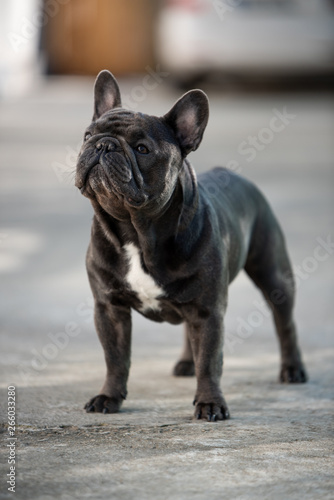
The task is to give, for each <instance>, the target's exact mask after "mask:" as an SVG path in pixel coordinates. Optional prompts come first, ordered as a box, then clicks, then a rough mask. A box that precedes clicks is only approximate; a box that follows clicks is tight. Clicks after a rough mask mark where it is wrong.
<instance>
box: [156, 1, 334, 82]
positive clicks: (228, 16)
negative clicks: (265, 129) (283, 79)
mask: <svg viewBox="0 0 334 500" xmlns="http://www.w3.org/2000/svg"><path fill="white" fill-rule="evenodd" d="M157 39H158V44H157V45H158V46H157V57H158V60H159V62H161V64H162V65H163V66H164V68H166V69H168V70H169V71H170V72H172V73H173V74H174V75H175V76H176V77H177V76H179V77H180V79H186V78H191V76H196V75H200V74H205V73H208V72H213V71H216V70H219V71H225V72H226V73H232V74H235V73H240V72H242V73H252V74H256V73H264V72H265V73H268V74H269V73H270V74H271V75H273V74H279V73H282V72H283V73H284V74H294V75H297V74H299V75H303V74H306V73H307V74H310V73H312V72H313V73H315V74H331V75H333V72H334V4H333V2H332V1H331V0H165V1H164V3H163V8H162V9H161V13H160V19H159V23H158V31H157Z"/></svg>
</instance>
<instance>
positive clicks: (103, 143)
mask: <svg viewBox="0 0 334 500" xmlns="http://www.w3.org/2000/svg"><path fill="white" fill-rule="evenodd" d="M95 147H96V149H98V150H100V151H102V150H104V151H115V150H116V148H117V144H116V142H115V140H114V139H111V138H109V137H104V138H103V139H100V140H99V141H97V143H96V146H95Z"/></svg>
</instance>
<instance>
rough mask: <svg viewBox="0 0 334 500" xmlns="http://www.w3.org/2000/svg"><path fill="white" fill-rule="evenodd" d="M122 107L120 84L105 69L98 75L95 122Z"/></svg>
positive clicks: (95, 90) (95, 87)
mask: <svg viewBox="0 0 334 500" xmlns="http://www.w3.org/2000/svg"><path fill="white" fill-rule="evenodd" d="M121 106H122V103H121V93H120V90H119V87H118V83H117V81H116V79H115V77H114V76H113V75H112V74H111V73H110V71H108V70H106V69H104V70H103V71H101V72H100V73H99V74H98V75H97V78H96V81H95V86H94V115H93V120H97V119H98V118H100V116H102V115H103V114H104V113H106V112H107V111H109V110H110V109H113V108H120V107H121Z"/></svg>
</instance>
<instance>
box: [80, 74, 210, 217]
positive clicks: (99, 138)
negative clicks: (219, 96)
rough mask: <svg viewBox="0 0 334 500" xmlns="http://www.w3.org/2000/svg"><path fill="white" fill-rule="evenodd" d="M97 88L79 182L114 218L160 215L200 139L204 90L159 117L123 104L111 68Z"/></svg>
mask: <svg viewBox="0 0 334 500" xmlns="http://www.w3.org/2000/svg"><path fill="white" fill-rule="evenodd" d="M94 93H95V101H94V116H93V121H92V123H91V124H90V126H89V127H88V128H87V130H86V132H85V137H84V143H83V145H82V148H81V151H80V154H79V158H78V162H77V170H76V179H75V185H76V186H77V187H78V188H79V189H80V191H81V192H82V194H83V195H85V196H86V197H87V198H90V199H91V200H94V201H95V202H97V203H98V204H99V205H100V206H101V207H102V208H103V209H104V210H105V211H106V212H108V213H109V214H110V215H112V216H114V217H116V218H119V219H123V218H128V216H129V212H131V211H133V210H137V211H138V210H143V211H145V213H146V214H147V213H149V214H150V215H159V213H161V212H162V211H163V210H164V207H165V206H166V204H167V203H168V201H169V200H170V198H171V197H172V195H173V192H174V190H175V188H176V185H177V182H178V176H179V173H180V170H181V168H182V164H183V160H184V158H185V157H186V155H187V154H188V153H189V152H190V151H194V150H195V149H197V147H198V146H199V144H200V142H201V139H202V136H203V132H204V129H205V126H206V123H207V120H208V100H207V97H206V95H205V94H204V93H203V92H202V91H200V90H193V91H190V92H188V93H186V94H185V95H184V96H183V97H182V98H181V99H179V100H178V101H177V102H176V104H175V105H174V106H173V107H172V109H171V110H170V111H169V112H168V113H167V114H166V115H164V116H163V117H162V118H158V117H156V116H149V115H144V114H142V113H136V112H133V111H128V110H126V109H123V108H122V105H121V96H120V91H119V87H118V84H117V82H116V80H115V78H114V77H113V76H112V74H111V73H110V72H109V71H106V70H104V71H101V73H100V74H99V75H98V77H97V79H96V82H95V88H94Z"/></svg>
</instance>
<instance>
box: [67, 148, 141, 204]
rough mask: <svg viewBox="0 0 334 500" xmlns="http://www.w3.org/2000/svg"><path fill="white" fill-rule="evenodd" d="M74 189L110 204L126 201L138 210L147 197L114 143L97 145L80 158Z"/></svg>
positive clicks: (120, 150)
mask: <svg viewBox="0 0 334 500" xmlns="http://www.w3.org/2000/svg"><path fill="white" fill-rule="evenodd" d="M75 185H76V187H77V188H78V189H79V190H80V191H81V193H82V194H83V195H84V196H86V197H87V198H92V197H94V198H96V197H99V195H102V196H104V197H107V198H108V200H109V201H110V202H113V201H114V202H115V203H119V202H120V201H123V202H126V203H127V204H128V205H130V206H132V207H135V208H139V207H141V206H143V205H144V204H145V203H146V201H147V199H148V196H147V195H146V194H145V193H144V191H143V189H142V177H141V175H140V173H139V175H138V172H137V175H134V174H133V169H132V168H131V163H130V161H129V159H128V158H127V157H126V155H125V154H124V153H123V150H122V149H121V148H120V147H119V146H118V144H115V142H114V141H106V140H105V141H103V142H102V141H101V142H100V143H99V142H97V144H96V145H95V147H90V148H87V149H85V150H84V151H83V153H82V154H81V155H80V157H79V160H78V165H77V173H76V180H75Z"/></svg>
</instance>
